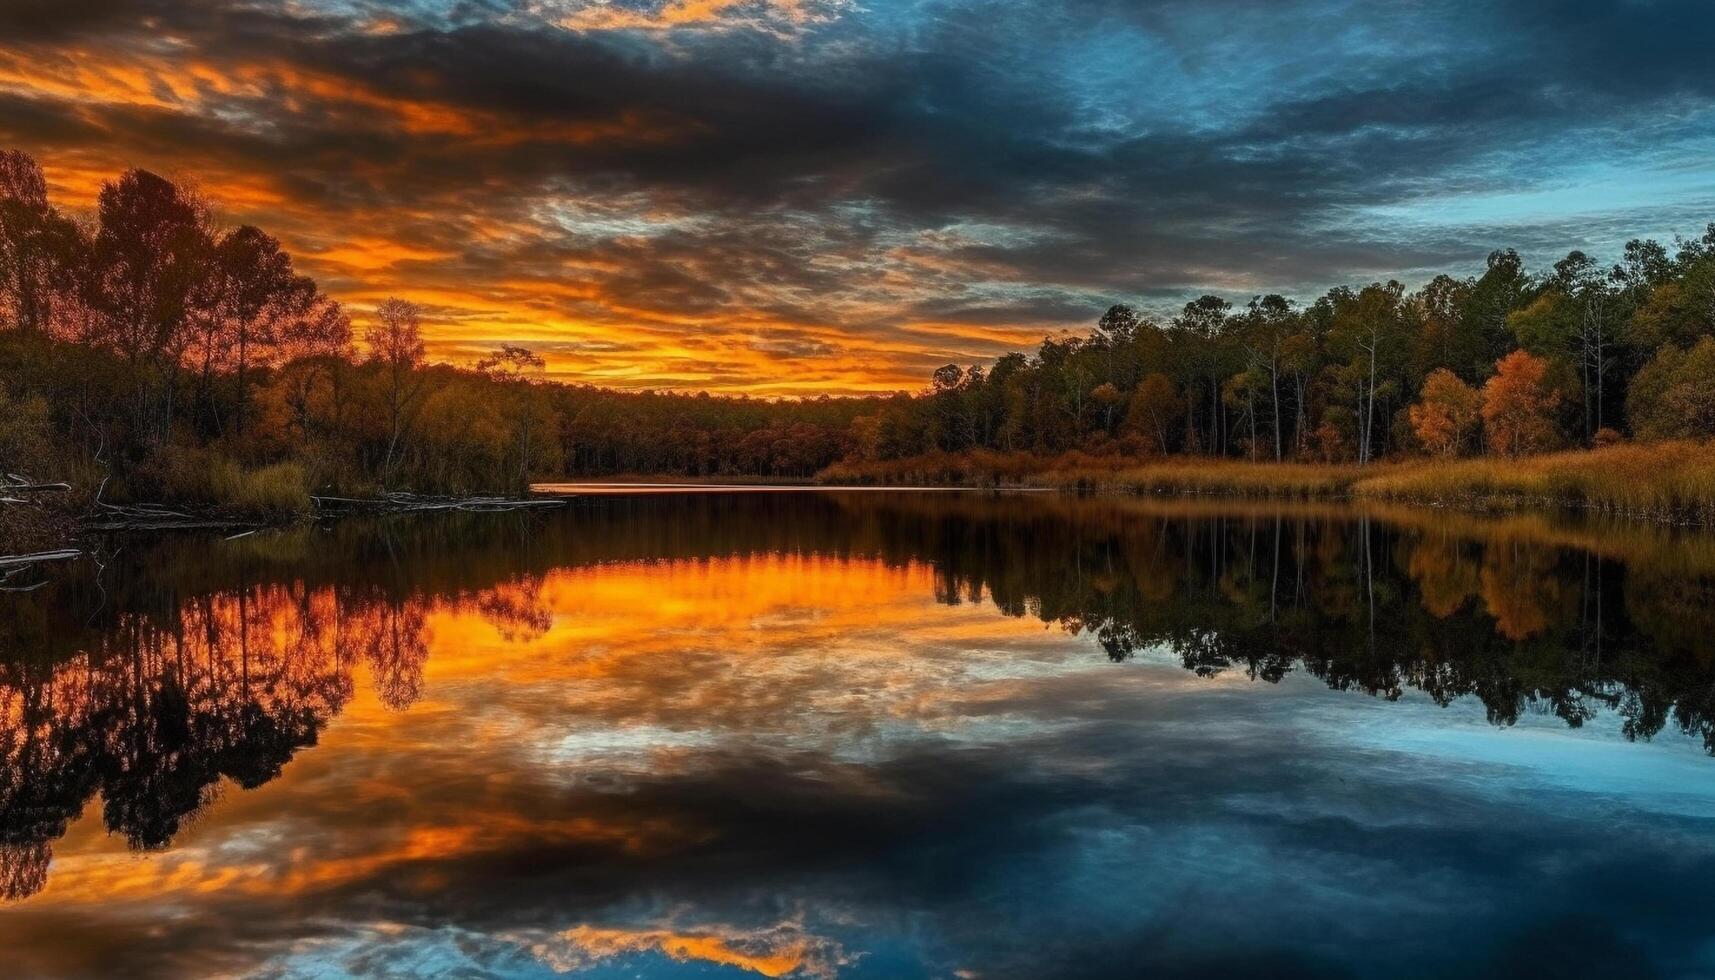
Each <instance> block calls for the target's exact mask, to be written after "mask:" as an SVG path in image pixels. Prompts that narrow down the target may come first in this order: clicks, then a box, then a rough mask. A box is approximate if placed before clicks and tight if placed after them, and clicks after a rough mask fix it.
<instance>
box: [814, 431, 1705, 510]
mask: <svg viewBox="0 0 1715 980" xmlns="http://www.w3.org/2000/svg"><path fill="white" fill-rule="evenodd" d="M818 479H819V480H821V481H822V482H824V483H870V484H877V483H878V484H890V483H903V482H926V483H948V484H958V485H968V486H1008V485H1020V486H1050V487H1062V488H1067V489H1080V490H1082V489H1094V490H1115V491H1123V492H1131V493H1141V494H1219V495H1224V496H1235V497H1250V498H1272V499H1294V500H1333V499H1360V500H1370V501H1378V502H1392V503H1404V504H1420V505H1423V504H1426V505H1432V506H1441V507H1458V508H1465V509H1481V510H1523V509H1533V508H1534V509H1546V510H1556V509H1576V510H1586V511H1593V512H1596V513H1601V514H1607V515H1611V516H1614V517H1622V518H1627V519H1632V520H1651V521H1662V522H1672V523H1696V524H1715V443H1711V442H1693V441H1678V442H1658V443H1620V444H1617V445H1612V446H1606V447H1602V448H1599V449H1589V450H1577V451H1573V452H1563V453H1553V454H1548V455H1543V456H1530V457H1525V458H1522V459H1504V458H1496V457H1485V458H1481V459H1462V460H1441V459H1412V460H1401V461H1394V462H1383V463H1375V464H1372V465H1369V466H1357V465H1355V464H1351V463H1330V464H1324V463H1273V462H1264V463H1252V462H1246V461H1243V460H1229V459H1206V458H1197V457H1176V458H1170V459H1159V460H1151V461H1145V462H1138V461H1136V460H1135V459H1130V458H1125V457H1113V456H1087V455H1084V454H1080V453H1070V454H1067V455H1065V456H1061V457H1057V458H1046V457H1034V456H1028V455H1026V454H1016V453H1013V454H1002V453H970V454H933V455H929V456H918V457H912V458H910V459H905V460H890V461H886V462H882V463H842V464H838V465H836V466H833V467H830V468H828V469H827V470H824V471H823V472H822V473H821V474H819V475H818Z"/></svg>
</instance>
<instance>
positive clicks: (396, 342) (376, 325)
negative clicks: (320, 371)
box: [363, 298, 427, 474]
mask: <svg viewBox="0 0 1715 980" xmlns="http://www.w3.org/2000/svg"><path fill="white" fill-rule="evenodd" d="M363 339H364V342H365V343H367V344H368V345H369V353H370V356H371V357H372V358H374V359H375V361H376V362H378V363H379V364H380V365H381V373H382V385H383V393H382V397H383V399H384V401H385V409H386V413H387V452H386V454H385V455H384V456H383V457H382V465H381V470H382V472H383V473H384V474H385V473H392V472H393V469H394V467H395V466H397V465H398V461H399V450H400V448H401V443H402V442H403V441H404V438H405V430H406V427H407V423H408V422H409V418H410V412H411V409H412V407H413V405H414V404H415V403H416V401H417V398H418V396H419V395H421V394H422V379H421V377H419V376H418V369H419V368H421V367H422V366H423V357H424V355H425V353H426V352H427V348H426V347H425V346H424V344H423V311H422V309H421V308H420V307H418V306H417V305H416V304H415V303H411V302H408V301H406V300H402V299H397V298H392V299H388V300H386V301H384V302H383V303H382V304H381V305H380V306H378V307H376V310H375V321H374V322H373V323H371V324H370V326H369V329H368V330H366V331H364V334H363Z"/></svg>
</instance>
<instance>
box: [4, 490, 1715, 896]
mask: <svg viewBox="0 0 1715 980" xmlns="http://www.w3.org/2000/svg"><path fill="white" fill-rule="evenodd" d="M748 555H815V556H819V557H821V558H826V559H831V560H835V561H838V560H841V559H852V558H863V559H866V560H879V561H882V562H884V563H887V564H891V565H906V564H925V563H926V564H928V565H930V566H932V567H933V569H934V570H935V581H936V586H935V590H936V598H937V599H939V600H940V601H941V602H944V603H948V604H960V603H967V602H981V601H987V602H991V603H992V604H993V605H994V606H995V607H996V608H998V609H999V610H1001V611H1002V612H1004V613H1006V614H1008V615H1011V616H1018V617H1024V616H1029V617H1036V618H1038V619H1040V620H1042V621H1043V622H1045V623H1051V624H1057V625H1059V626H1060V627H1063V628H1064V629H1066V630H1068V631H1070V632H1072V633H1075V634H1080V635H1089V636H1092V637H1094V639H1095V641H1096V643H1097V644H1099V646H1100V648H1101V649H1102V650H1103V651H1105V652H1106V655H1107V656H1108V657H1109V658H1111V659H1112V660H1114V661H1116V662H1119V661H1125V660H1128V659H1131V658H1133V657H1136V656H1138V655H1140V654H1155V655H1165V656H1170V657H1172V658H1175V659H1177V661H1178V662H1180V663H1182V664H1183V666H1184V667H1185V668H1186V669H1187V670H1190V671H1194V672H1196V673H1197V674H1199V675H1203V676H1215V675H1219V674H1222V673H1225V672H1230V671H1239V672H1242V673H1243V675H1244V676H1247V677H1249V678H1252V679H1256V680H1263V681H1271V682H1272V681H1279V680H1280V679H1282V678H1283V677H1285V676H1286V675H1287V674H1288V673H1290V672H1293V671H1299V670H1302V671H1305V672H1308V673H1309V674H1311V675H1313V676H1315V677H1317V678H1319V679H1321V680H1322V681H1323V682H1325V683H1326V684H1327V685H1328V686H1330V687H1332V688H1335V689H1339V690H1353V691H1363V692H1367V693H1370V694H1373V695H1378V696H1381V697H1384V698H1388V699H1395V698H1399V697H1400V696H1401V695H1402V694H1403V692H1405V691H1406V690H1408V689H1417V690H1420V691H1423V692H1425V693H1426V694H1427V695H1428V696H1430V697H1431V698H1432V699H1434V700H1435V701H1436V702H1437V703H1440V704H1448V703H1450V702H1452V701H1454V700H1455V699H1458V698H1461V697H1467V696H1469V697H1475V698H1477V699H1479V700H1480V701H1481V702H1482V704H1483V705H1484V706H1485V709H1486V712H1487V715H1488V717H1489V719H1490V720H1491V721H1493V722H1495V723H1497V724H1511V723H1513V722H1515V721H1516V720H1517V719H1518V718H1519V717H1520V716H1521V715H1522V714H1524V713H1525V712H1527V711H1533V710H1534V711H1544V712H1550V713H1552V714H1554V715H1556V716H1558V717H1559V718H1562V719H1564V720H1565V721H1566V723H1567V724H1569V725H1572V726H1578V725H1581V724H1583V723H1584V722H1585V721H1587V720H1589V719H1591V718H1593V717H1595V716H1597V715H1598V714H1600V713H1603V712H1613V713H1615V714H1617V715H1618V716H1619V718H1620V719H1621V726H1622V731H1623V733H1624V734H1625V736H1626V737H1627V738H1632V739H1637V738H1648V737H1651V736H1653V735H1655V734H1657V733H1658V732H1660V731H1662V730H1663V729H1664V728H1665V727H1667V726H1668V725H1670V724H1671V725H1674V726H1676V727H1677V728H1678V729H1680V730H1682V731H1684V732H1686V733H1688V734H1691V735H1693V736H1697V737H1701V738H1702V739H1703V741H1704V744H1705V746H1706V747H1708V748H1709V750H1710V751H1711V752H1715V667H1712V665H1711V663H1710V660H1709V657H1708V656H1707V654H1706V652H1705V651H1706V650H1707V649H1708V646H1707V644H1706V643H1704V642H1702V638H1704V637H1706V636H1708V635H1709V630H1710V627H1711V626H1715V623H1712V622H1710V617H1711V615H1712V614H1711V610H1712V609H1715V601H1711V600H1712V599H1715V590H1712V587H1711V586H1712V583H1715V543H1712V542H1711V541H1709V540H1708V539H1705V538H1703V537H1701V536H1697V535H1676V534H1672V533H1669V532H1665V531H1660V530H1652V529H1639V528H1631V529H1617V528H1598V527H1591V526H1587V525H1578V524H1556V523H1554V522H1550V521H1546V520H1543V519H1539V518H1512V519H1500V520H1492V519H1475V518H1462V517H1457V516H1449V515H1442V514H1433V515H1425V514H1423V513H1420V512H1410V511H1400V512H1385V513H1384V512H1373V511H1357V510H1352V509H1346V508H1339V507H1320V506H1287V507H1245V506H1242V505H1221V504H1198V505H1192V504H1173V503H1167V504H1163V503H1153V502H1148V501H1130V500H1126V501H1118V500H1097V501H1080V500H1070V499H1044V498H1020V497H1004V496H1001V497H989V496H973V497H953V496H928V495H910V494H901V495H838V494H805V495H778V494H767V495H750V496H746V495H737V496H714V495H707V496H685V497H671V496H654V497H649V498H646V499H627V498H605V499H601V500H597V501H590V502H580V503H579V504H578V505H576V506H574V507H572V508H569V509H568V510H567V511H566V512H564V513H561V514H552V515H540V514H539V515H528V516H522V517H521V516H516V515H504V516H496V517H479V516H474V515H457V516H451V517H448V518H446V519H418V520H413V521H405V522H381V523H364V522H350V523H346V524H342V525H339V526H337V527H335V528H332V529H303V530H296V531H290V532H282V533H278V534H272V535H258V536H253V537H251V538H246V539H243V540H239V541H230V542H226V541H204V540H196V539H190V538H170V539H164V540H158V541H154V542H151V543H138V542H133V543H131V544H130V545H129V546H128V547H127V548H126V549H125V550H124V551H123V552H122V557H121V558H120V559H119V560H118V561H116V562H114V563H111V564H110V565H109V566H108V567H107V568H105V569H97V568H95V567H94V566H93V565H85V566H82V567H80V568H79V569H77V570H76V571H75V572H73V573H71V574H68V575H67V576H65V577H64V578H62V579H59V580H56V581H54V582H53V583H52V584H51V586H50V587H48V588H45V589H41V590H38V591H36V592H32V593H28V594H25V595H20V596H16V597H9V598H6V599H4V600H0V601H4V602H5V603H7V605H8V606H9V608H8V609H7V613H8V615H6V616H4V617H3V618H0V898H4V899H19V898H24V897H28V896H30V895H32V894H34V893H36V892H38V891H39V890H41V889H42V888H43V886H44V884H45V882H46V880H47V876H48V868H49V863H50V860H51V848H52V843H53V842H54V841H55V840H57V839H58V838H60V837H61V836H63V835H64V834H65V833H66V831H67V827H68V825H69V823H70V822H71V821H73V820H74V819H75V818H76V817H77V816H78V815H79V814H80V813H81V812H82V811H83V810H84V808H85V807H86V806H87V804H88V803H89V802H90V801H91V800H93V799H94V798H95V797H97V796H99V797H100V798H101V801H102V817H103V821H104V823H105V825H106V828H107V830H108V831H109V832H110V833H113V834H117V835H121V836H122V837H123V838H124V839H125V841H126V842H127V843H128V844H129V846H130V847H131V848H133V849H136V850H142V851H147V850H155V849H160V848H164V847H167V846H168V845H169V844H171V843H172V841H173V840H174V838H175V836H176V835H177V834H179V832H180V831H181V830H182V829H183V828H184V827H185V826H186V824H187V823H188V822H189V821H193V820H195V819H196V816H197V814H198V813H199V812H201V811H203V810H204V809H205V808H206V807H208V806H210V805H211V804H212V803H213V802H214V801H215V799H216V797H217V796H218V795H219V792H220V787H221V786H222V785H223V780H225V781H229V782H230V783H232V784H235V785H236V786H238V787H240V788H243V789H249V788H254V787H257V786H260V785H263V784H265V783H267V782H269V781H271V780H273V779H275V778H276V777H278V776H279V775H280V774H281V772H282V771H283V769H284V768H285V766H286V765H287V764H288V763H289V762H290V761H291V760H292V758H293V757H294V755H295V754H296V753H297V752H298V751H299V750H300V749H302V748H304V747H307V746H311V745H314V744H315V743H316V741H317V738H318V736H319V734H320V733H321V731H322V729H323V728H324V726H326V725H327V723H328V722H329V721H330V719H332V718H333V717H334V716H336V715H337V714H339V713H340V711H341V710H342V709H343V708H344V707H345V706H346V705H347V704H348V702H350V700H351V699H352V697H353V696H354V691H355V690H356V686H357V684H358V683H359V676H360V675H361V676H362V678H363V679H364V682H365V683H368V684H370V685H372V689H373V691H374V693H375V695H376V698H377V699H378V700H379V701H380V702H381V703H382V704H383V705H385V706H386V707H388V708H390V709H394V710H399V711H403V710H406V709H408V708H409V707H410V706H411V705H412V704H413V703H415V702H416V701H417V700H418V699H419V698H421V697H422V696H423V694H424V690H423V687H424V681H423V677H424V665H425V660H426V659H427V657H428V654H429V650H430V643H431V637H430V635H429V625H428V624H429V621H430V618H431V614H432V613H435V612H437V611H444V610H453V611H457V612H459V613H462V614H466V615H470V616H475V617H479V618H480V619H482V620H483V621H485V622H487V623H489V624H491V625H492V626H493V627H494V628H495V629H496V631H497V632H498V633H499V635H500V636H501V637H503V638H505V639H506V640H508V641H515V642H524V641H529V640H532V639H535V638H539V637H541V636H543V635H545V634H547V633H548V632H549V631H550V630H552V629H553V628H554V625H555V624H554V618H553V612H552V609H551V608H550V606H549V604H548V601H547V599H546V598H545V596H544V590H543V583H544V581H545V580H546V579H547V578H548V577H549V576H550V575H551V574H553V573H554V572H555V571H556V570H557V569H566V568H580V567H590V566H598V565H600V564H603V563H607V562H618V561H626V562H637V561H644V562H675V561H702V560H708V559H712V558H720V557H734V556H748Z"/></svg>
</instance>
